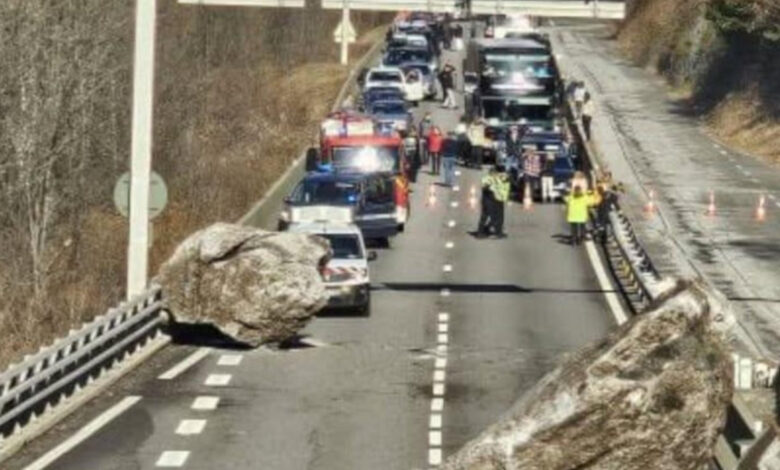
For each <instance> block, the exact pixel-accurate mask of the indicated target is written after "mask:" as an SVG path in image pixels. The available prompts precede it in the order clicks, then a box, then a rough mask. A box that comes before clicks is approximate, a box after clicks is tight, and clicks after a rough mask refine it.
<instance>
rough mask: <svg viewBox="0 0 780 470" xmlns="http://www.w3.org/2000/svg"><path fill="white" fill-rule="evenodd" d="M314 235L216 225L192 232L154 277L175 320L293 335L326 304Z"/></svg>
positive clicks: (262, 338)
mask: <svg viewBox="0 0 780 470" xmlns="http://www.w3.org/2000/svg"><path fill="white" fill-rule="evenodd" d="M329 250H330V247H329V246H328V243H327V241H325V240H324V239H322V238H319V237H316V236H310V235H305V234H293V233H280V232H267V231H264V230H258V229H254V228H250V227H244V226H238V225H230V224H223V223H220V224H216V225H212V226H211V227H208V228H206V229H204V230H201V231H199V232H197V233H195V234H193V235H192V236H190V237H189V238H187V239H186V240H185V241H184V242H183V243H182V244H181V245H180V246H179V247H178V248H177V249H176V251H175V252H174V254H173V256H171V258H170V259H169V260H168V261H166V262H165V264H163V266H162V267H161V268H160V274H159V276H158V278H157V282H158V283H159V284H160V285H161V286H162V288H163V294H164V297H165V299H166V302H167V304H168V308H169V310H170V312H171V315H172V316H173V318H174V320H175V321H176V322H183V323H208V324H212V325H214V326H215V327H217V328H218V329H219V330H220V331H222V332H223V333H225V334H227V335H228V336H231V337H233V338H234V339H236V340H238V341H240V342H243V343H247V344H250V345H252V346H258V345H260V344H263V343H274V342H281V341H284V340H286V339H289V338H290V337H292V336H294V335H295V334H296V333H297V332H298V331H299V330H300V329H301V328H303V327H304V326H305V325H306V323H307V322H308V321H309V320H310V319H311V318H312V317H313V316H314V315H315V314H316V313H317V312H318V311H319V310H320V309H321V308H322V307H323V306H324V305H325V303H326V302H327V293H326V291H325V287H324V284H323V282H322V278H321V276H320V273H319V266H320V265H322V264H323V263H325V262H326V261H327V257H328V254H329Z"/></svg>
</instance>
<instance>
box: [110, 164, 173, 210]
mask: <svg viewBox="0 0 780 470" xmlns="http://www.w3.org/2000/svg"><path fill="white" fill-rule="evenodd" d="M167 203H168V187H167V186H165V181H163V179H162V176H160V175H159V174H157V173H155V172H152V177H151V180H150V181H149V218H150V219H154V218H155V217H157V216H158V215H160V213H161V212H162V211H163V209H165V205H166V204H167ZM114 205H115V206H116V210H118V211H119V213H120V214H122V215H123V216H125V217H127V216H128V215H129V214H130V172H129V171H128V172H127V173H125V174H123V175H122V176H120V177H119V179H118V180H117V182H116V185H115V186H114Z"/></svg>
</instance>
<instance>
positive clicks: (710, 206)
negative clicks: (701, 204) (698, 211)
mask: <svg viewBox="0 0 780 470" xmlns="http://www.w3.org/2000/svg"><path fill="white" fill-rule="evenodd" d="M707 215H708V216H710V217H715V192H714V191H710V203H709V204H708V205H707Z"/></svg>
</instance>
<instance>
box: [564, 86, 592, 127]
mask: <svg viewBox="0 0 780 470" xmlns="http://www.w3.org/2000/svg"><path fill="white" fill-rule="evenodd" d="M567 94H568V95H569V97H570V99H571V100H572V101H573V102H574V118H575V119H580V120H581V121H582V129H583V130H584V131H585V138H586V139H587V140H590V135H591V125H592V123H593V111H594V110H593V100H592V97H591V96H590V92H589V91H588V90H587V88H585V82H583V81H572V82H571V83H570V84H569V87H568V89H567Z"/></svg>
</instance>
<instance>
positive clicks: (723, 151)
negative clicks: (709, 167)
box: [720, 150, 729, 155]
mask: <svg viewBox="0 0 780 470" xmlns="http://www.w3.org/2000/svg"><path fill="white" fill-rule="evenodd" d="M720 154H721V155H728V154H729V153H728V152H727V151H725V150H721V151H720Z"/></svg>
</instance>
